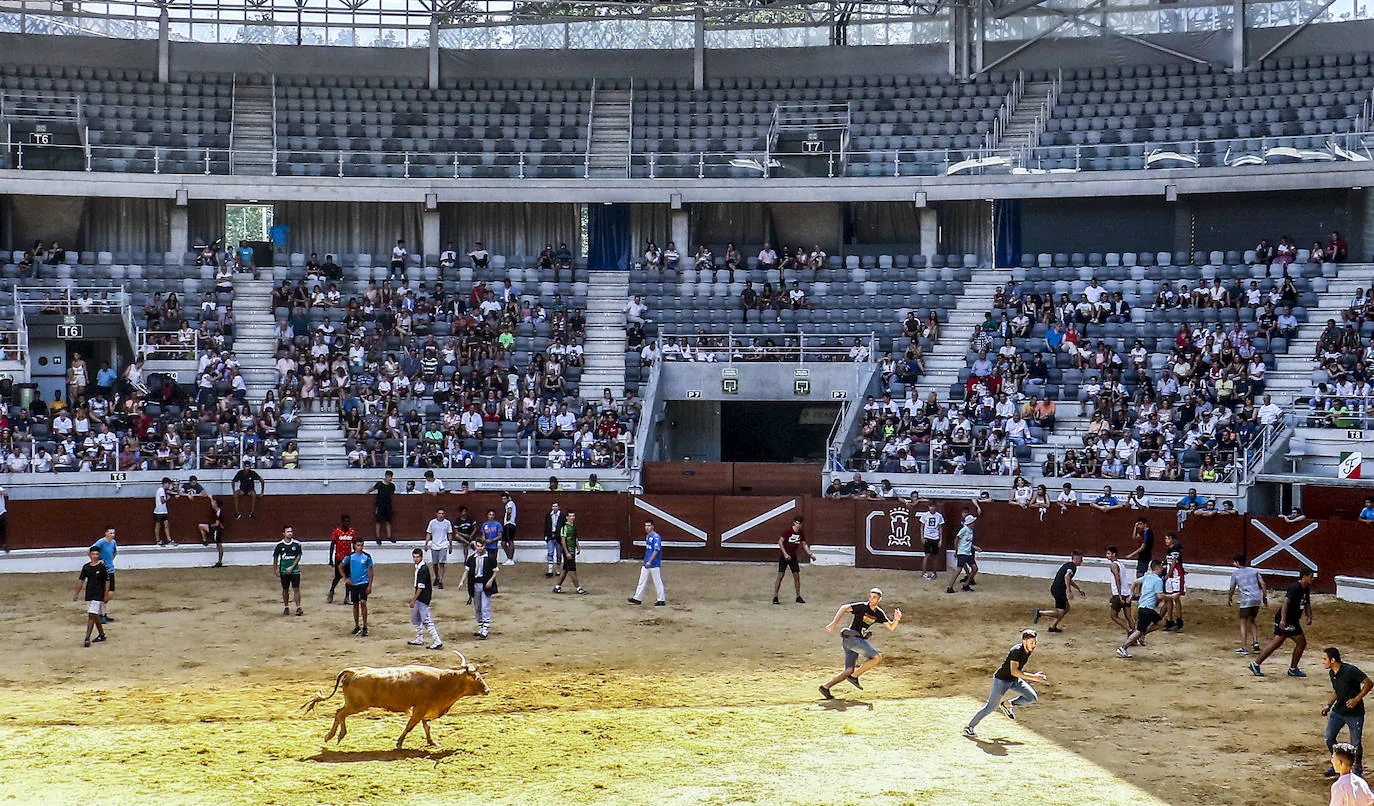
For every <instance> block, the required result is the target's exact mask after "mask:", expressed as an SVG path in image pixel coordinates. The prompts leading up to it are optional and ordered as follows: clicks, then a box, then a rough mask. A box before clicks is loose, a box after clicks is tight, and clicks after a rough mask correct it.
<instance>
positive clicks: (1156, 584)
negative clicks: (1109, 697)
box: [1116, 560, 1164, 658]
mask: <svg viewBox="0 0 1374 806" xmlns="http://www.w3.org/2000/svg"><path fill="white" fill-rule="evenodd" d="M1163 574H1164V563H1163V562H1161V561H1159V560H1152V561H1151V562H1150V572H1149V573H1148V574H1145V575H1144V576H1142V577H1141V578H1140V579H1137V580H1136V581H1135V582H1133V583H1132V584H1131V593H1132V594H1134V595H1135V600H1136V622H1135V632H1133V633H1131V634H1130V635H1128V636H1126V643H1125V644H1123V645H1121V646H1119V647H1117V648H1116V654H1117V657H1121V658H1129V657H1131V653H1130V652H1129V651H1128V650H1129V649H1130V648H1131V647H1133V646H1135V645H1136V644H1139V643H1140V639H1142V638H1144V637H1145V635H1146V634H1147V633H1152V632H1154V631H1155V630H1157V629H1159V628H1160V627H1162V626H1164V625H1163V624H1162V623H1161V621H1160V616H1159V597H1160V595H1161V594H1163V593H1164V576H1163Z"/></svg>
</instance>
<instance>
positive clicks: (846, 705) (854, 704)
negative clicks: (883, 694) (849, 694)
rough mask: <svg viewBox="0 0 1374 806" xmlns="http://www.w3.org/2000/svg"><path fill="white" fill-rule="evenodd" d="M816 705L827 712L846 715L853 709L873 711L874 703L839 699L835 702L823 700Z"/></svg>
mask: <svg viewBox="0 0 1374 806" xmlns="http://www.w3.org/2000/svg"><path fill="white" fill-rule="evenodd" d="M816 704H817V705H819V706H820V707H821V708H824V709H825V710H827V711H838V712H839V713H844V712H845V711H848V710H849V709H851V708H862V709H864V710H866V711H872V710H873V703H871V702H866V701H864V700H846V699H842V698H839V699H834V700H821V701H820V702H818V703H816Z"/></svg>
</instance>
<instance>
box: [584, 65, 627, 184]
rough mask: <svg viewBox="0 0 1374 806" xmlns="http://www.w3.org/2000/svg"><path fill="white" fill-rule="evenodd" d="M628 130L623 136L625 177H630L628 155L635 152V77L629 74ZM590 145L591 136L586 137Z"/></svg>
mask: <svg viewBox="0 0 1374 806" xmlns="http://www.w3.org/2000/svg"><path fill="white" fill-rule="evenodd" d="M629 109H630V131H629V136H628V137H626V138H625V178H626V179H629V178H630V157H631V155H633V154H634V153H635V79H634V76H630V104H629ZM591 147H592V141H591V136H590V135H589V136H588V137H587V148H591Z"/></svg>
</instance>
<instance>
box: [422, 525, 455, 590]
mask: <svg viewBox="0 0 1374 806" xmlns="http://www.w3.org/2000/svg"><path fill="white" fill-rule="evenodd" d="M452 543H453V522H452V521H450V520H449V519H448V515H446V514H444V510H443V508H440V509H438V510H436V511H435V513H434V517H433V518H432V519H430V522H429V525H428V526H426V527H425V549H426V550H427V551H428V552H429V559H430V562H431V563H432V564H433V568H434V575H433V576H434V587H436V588H442V587H444V565H445V564H446V563H447V562H448V550H449V546H451V545H452Z"/></svg>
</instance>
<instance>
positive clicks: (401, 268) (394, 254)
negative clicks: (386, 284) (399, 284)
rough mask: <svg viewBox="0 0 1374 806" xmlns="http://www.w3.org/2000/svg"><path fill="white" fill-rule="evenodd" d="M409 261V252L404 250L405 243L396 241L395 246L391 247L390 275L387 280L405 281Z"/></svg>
mask: <svg viewBox="0 0 1374 806" xmlns="http://www.w3.org/2000/svg"><path fill="white" fill-rule="evenodd" d="M409 261H410V250H408V249H406V242H405V241H404V240H400V239H398V240H397V241H396V245H395V246H393V247H391V273H390V274H389V275H388V277H387V279H388V280H401V281H405V279H406V264H407V263H408V262H409Z"/></svg>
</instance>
